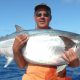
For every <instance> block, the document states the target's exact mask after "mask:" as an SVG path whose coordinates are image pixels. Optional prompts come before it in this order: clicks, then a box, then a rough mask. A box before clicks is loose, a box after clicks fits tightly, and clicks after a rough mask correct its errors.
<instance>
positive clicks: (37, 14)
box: [36, 12, 50, 17]
mask: <svg viewBox="0 0 80 80" xmlns="http://www.w3.org/2000/svg"><path fill="white" fill-rule="evenodd" d="M36 16H37V17H41V16H44V17H49V16H50V14H49V13H48V12H46V13H41V12H36Z"/></svg>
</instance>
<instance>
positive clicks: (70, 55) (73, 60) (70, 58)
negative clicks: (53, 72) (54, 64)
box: [62, 49, 80, 67]
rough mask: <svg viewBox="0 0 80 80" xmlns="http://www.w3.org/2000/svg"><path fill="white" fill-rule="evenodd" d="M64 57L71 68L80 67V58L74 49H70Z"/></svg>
mask: <svg viewBox="0 0 80 80" xmlns="http://www.w3.org/2000/svg"><path fill="white" fill-rule="evenodd" d="M62 57H63V59H64V60H66V61H67V62H68V63H69V66H70V67H78V66H80V62H79V58H78V56H77V54H76V53H75V52H74V51H73V49H69V50H68V51H66V52H65V53H64V54H63V56H62Z"/></svg>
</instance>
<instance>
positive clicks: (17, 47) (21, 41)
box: [13, 35, 27, 68]
mask: <svg viewBox="0 0 80 80" xmlns="http://www.w3.org/2000/svg"><path fill="white" fill-rule="evenodd" d="M26 43H27V36H25V35H19V36H17V37H16V38H15V41H14V44H13V54H14V60H15V61H16V63H17V64H18V66H19V67H20V68H24V67H25V66H26V64H27V62H26V61H25V59H24V57H23V55H22V48H23V47H24V45H25V44H26Z"/></svg>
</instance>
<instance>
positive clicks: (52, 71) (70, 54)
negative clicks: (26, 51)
mask: <svg viewBox="0 0 80 80" xmlns="http://www.w3.org/2000/svg"><path fill="white" fill-rule="evenodd" d="M34 10H35V11H34V19H35V22H36V24H37V26H36V29H51V28H50V27H49V23H50V21H51V19H52V16H51V9H50V7H49V6H47V5H45V4H40V5H37V6H36V7H35V9H34ZM27 40H28V36H25V35H19V36H17V37H16V39H15V42H14V45H13V51H14V59H15V61H16V62H17V64H18V66H19V67H21V68H23V67H25V66H26V64H28V67H27V70H26V73H25V74H24V75H23V78H22V80H71V79H70V78H67V77H66V70H65V69H64V70H63V71H61V72H59V73H56V68H57V67H54V66H42V65H34V64H30V63H28V62H26V61H25V59H24V57H23V56H22V54H21V53H22V52H21V50H22V48H23V46H24V45H25V44H26V43H27ZM34 55H35V54H34ZM62 57H63V58H64V59H65V60H66V61H67V62H68V63H69V65H70V66H71V67H77V66H79V59H78V57H77V55H76V54H75V52H74V51H73V50H72V49H69V50H68V51H66V52H65V54H64V55H62Z"/></svg>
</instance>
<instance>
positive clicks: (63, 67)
mask: <svg viewBox="0 0 80 80" xmlns="http://www.w3.org/2000/svg"><path fill="white" fill-rule="evenodd" d="M66 66H67V65H66V64H65V65H61V66H57V73H58V72H60V71H62V70H64V69H65V68H66Z"/></svg>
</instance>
